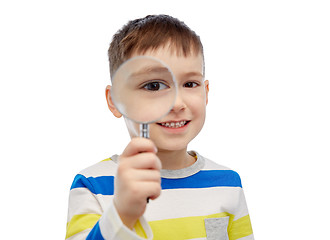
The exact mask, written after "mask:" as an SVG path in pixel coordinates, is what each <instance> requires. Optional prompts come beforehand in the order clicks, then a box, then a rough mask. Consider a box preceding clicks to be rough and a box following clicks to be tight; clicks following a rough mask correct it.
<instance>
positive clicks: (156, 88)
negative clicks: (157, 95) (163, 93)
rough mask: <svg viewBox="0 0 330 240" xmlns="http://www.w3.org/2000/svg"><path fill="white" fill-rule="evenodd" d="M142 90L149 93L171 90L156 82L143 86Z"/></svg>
mask: <svg viewBox="0 0 330 240" xmlns="http://www.w3.org/2000/svg"><path fill="white" fill-rule="evenodd" d="M142 88H144V89H146V90H148V91H159V90H163V89H166V88H169V86H167V85H166V84H165V83H162V82H157V81H155V82H148V83H146V84H145V85H143V86H142Z"/></svg>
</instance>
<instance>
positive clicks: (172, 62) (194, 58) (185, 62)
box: [132, 45, 204, 78]
mask: <svg viewBox="0 0 330 240" xmlns="http://www.w3.org/2000/svg"><path fill="white" fill-rule="evenodd" d="M141 55H143V56H151V57H154V58H157V59H159V60H161V61H162V62H164V63H165V64H166V65H167V66H168V67H169V68H170V69H171V71H172V72H173V74H174V75H175V76H176V78H180V77H181V76H183V75H187V74H188V75H189V74H191V73H195V74H199V75H202V76H203V75H204V60H203V56H202V53H201V52H199V53H197V54H196V53H195V52H191V53H189V54H187V55H186V56H185V55H183V54H182V53H180V52H178V51H176V49H173V48H171V47H170V46H168V45H167V46H164V47H159V48H157V49H150V50H147V51H145V52H144V53H143V54H139V53H134V54H133V55H132V57H135V56H141Z"/></svg>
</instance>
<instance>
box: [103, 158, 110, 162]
mask: <svg viewBox="0 0 330 240" xmlns="http://www.w3.org/2000/svg"><path fill="white" fill-rule="evenodd" d="M106 161H112V159H111V158H106V159H104V160H102V161H101V162H106Z"/></svg>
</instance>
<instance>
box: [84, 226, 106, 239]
mask: <svg viewBox="0 0 330 240" xmlns="http://www.w3.org/2000/svg"><path fill="white" fill-rule="evenodd" d="M86 240H104V238H103V236H102V234H101V230H100V225H99V222H97V223H96V224H95V226H94V227H93V229H92V230H91V231H90V232H89V234H88V236H87V238H86Z"/></svg>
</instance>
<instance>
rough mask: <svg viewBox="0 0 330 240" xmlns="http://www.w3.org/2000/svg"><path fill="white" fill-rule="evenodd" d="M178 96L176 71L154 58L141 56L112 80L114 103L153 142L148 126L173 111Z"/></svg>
mask: <svg viewBox="0 0 330 240" xmlns="http://www.w3.org/2000/svg"><path fill="white" fill-rule="evenodd" d="M176 95H177V84H176V81H175V78H174V75H173V73H172V71H171V70H170V69H169V67H168V66H166V65H165V64H164V63H163V62H162V61H160V60H158V59H156V58H153V57H149V56H137V57H133V58H131V59H129V60H127V61H126V62H124V63H123V64H122V65H121V66H120V67H119V68H118V70H117V71H116V73H115V74H114V76H113V78H112V88H111V97H112V101H113V103H114V105H115V107H116V108H117V110H118V111H119V112H120V113H121V114H122V115H123V116H124V117H125V118H128V119H130V120H132V121H134V122H136V123H139V124H140V134H139V135H140V137H145V138H149V125H148V124H150V123H153V122H156V121H158V120H160V119H161V118H162V117H164V116H166V115H167V114H168V113H169V112H170V111H171V109H172V108H173V105H174V103H175V99H176Z"/></svg>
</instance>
